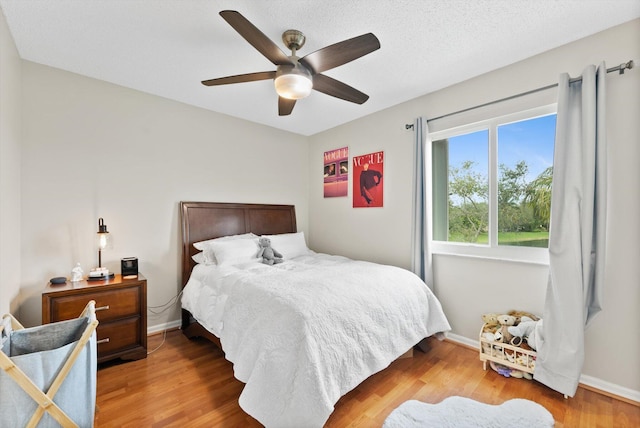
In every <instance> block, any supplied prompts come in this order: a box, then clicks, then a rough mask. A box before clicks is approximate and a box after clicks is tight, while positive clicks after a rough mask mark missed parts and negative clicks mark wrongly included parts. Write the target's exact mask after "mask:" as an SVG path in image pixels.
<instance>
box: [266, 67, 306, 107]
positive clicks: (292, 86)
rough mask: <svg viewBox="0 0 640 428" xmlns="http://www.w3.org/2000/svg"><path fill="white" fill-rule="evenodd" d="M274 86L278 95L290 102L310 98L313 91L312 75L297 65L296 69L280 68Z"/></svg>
mask: <svg viewBox="0 0 640 428" xmlns="http://www.w3.org/2000/svg"><path fill="white" fill-rule="evenodd" d="M274 84H275V87H276V92H277V93H278V95H279V96H281V97H282V98H287V99H290V100H299V99H301V98H305V97H308V96H309V94H310V93H311V89H313V81H312V80H311V73H309V72H308V71H307V70H306V69H305V68H303V67H302V66H301V65H300V64H297V63H296V65H295V66H294V67H285V66H280V67H278V72H277V74H276V78H275V81H274Z"/></svg>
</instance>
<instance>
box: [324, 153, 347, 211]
mask: <svg viewBox="0 0 640 428" xmlns="http://www.w3.org/2000/svg"><path fill="white" fill-rule="evenodd" d="M348 186H349V148H348V147H343V148H341V149H336V150H331V151H330V152H324V197H325V198H332V197H335V196H347V192H348V190H349V189H348Z"/></svg>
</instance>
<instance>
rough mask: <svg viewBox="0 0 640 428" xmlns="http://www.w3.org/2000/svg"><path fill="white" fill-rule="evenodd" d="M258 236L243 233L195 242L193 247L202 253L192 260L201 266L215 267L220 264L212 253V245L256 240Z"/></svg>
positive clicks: (194, 256) (195, 255)
mask: <svg viewBox="0 0 640 428" xmlns="http://www.w3.org/2000/svg"><path fill="white" fill-rule="evenodd" d="M257 237H258V235H256V234H255V233H251V232H249V233H242V234H240V235H229V236H221V237H220V238H214V239H207V240H206V241H199V242H194V243H193V247H194V248H195V249H196V250H200V251H201V253H198V254H194V255H193V256H191V258H192V259H193V260H194V261H195V262H196V263H199V264H205V265H215V264H216V263H218V261H217V260H216V256H215V254H214V253H213V251H211V248H210V246H211V244H212V243H214V242H223V241H235V240H238V239H256V238H257Z"/></svg>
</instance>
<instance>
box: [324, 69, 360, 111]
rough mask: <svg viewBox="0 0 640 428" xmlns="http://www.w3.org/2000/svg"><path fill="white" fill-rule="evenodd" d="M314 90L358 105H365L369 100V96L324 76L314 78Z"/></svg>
mask: <svg viewBox="0 0 640 428" xmlns="http://www.w3.org/2000/svg"><path fill="white" fill-rule="evenodd" d="M313 89H315V90H316V91H318V92H322V93H323V94H327V95H331V96H332V97H336V98H340V99H343V100H345V101H351V102H352V103H356V104H364V102H365V101H367V100H368V99H369V95H367V94H364V93H362V92H360V91H359V90H357V89H355V88H352V87H351V86H349V85H347V84H345V83H342V82H340V81H339V80H336V79H333V78H331V77H329V76H325V75H324V74H315V75H314V76H313Z"/></svg>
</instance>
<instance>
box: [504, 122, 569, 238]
mask: <svg viewBox="0 0 640 428" xmlns="http://www.w3.org/2000/svg"><path fill="white" fill-rule="evenodd" d="M555 129H556V115H555V114H553V115H549V116H543V117H538V118H535V119H529V120H523V121H520V122H514V123H510V124H507V125H501V126H498V134H497V135H498V245H517V246H527V247H544V248H546V247H548V244H549V215H550V211H551V179H552V175H553V146H554V141H555Z"/></svg>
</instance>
